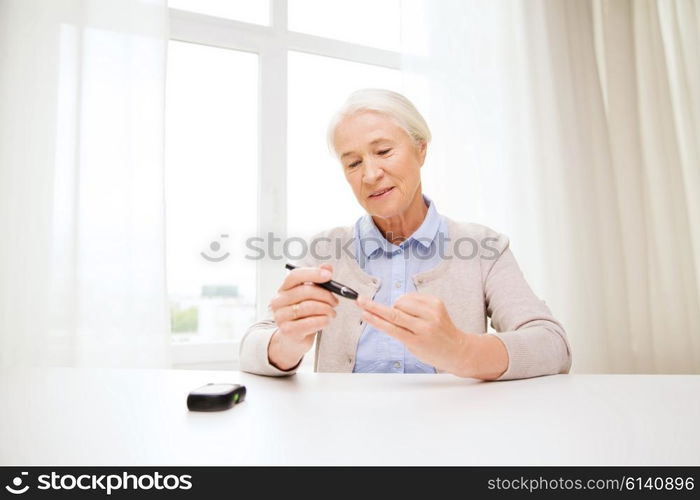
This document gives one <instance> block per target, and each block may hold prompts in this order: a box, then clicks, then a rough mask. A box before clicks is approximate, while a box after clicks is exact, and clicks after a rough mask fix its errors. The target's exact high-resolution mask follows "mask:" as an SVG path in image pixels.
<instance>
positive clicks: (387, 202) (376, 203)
mask: <svg viewBox="0 0 700 500" xmlns="http://www.w3.org/2000/svg"><path fill="white" fill-rule="evenodd" d="M334 139H335V149H336V151H337V152H338V154H339V155H340V162H341V163H342V166H343V171H344V172H345V178H346V179H347V181H348V182H349V183H350V186H351V187H352V190H353V192H354V193H355V197H356V198H357V201H359V202H360V205H362V206H363V207H364V208H365V210H366V211H367V213H369V214H370V215H373V216H378V217H393V216H397V215H402V214H404V213H405V212H406V211H407V210H408V208H409V206H410V205H411V201H412V200H414V199H415V197H416V194H417V193H418V190H419V188H420V184H421V180H420V168H421V167H422V166H423V162H424V161H425V152H426V146H425V144H422V145H421V146H420V147H416V145H415V143H414V142H413V140H412V139H411V137H410V136H409V135H408V134H407V133H406V131H405V130H404V129H402V128H401V127H399V126H398V125H397V124H396V123H395V122H394V121H393V120H392V119H391V118H389V117H388V116H386V115H384V114H382V113H378V112H374V111H361V112H358V113H355V114H353V115H350V116H347V117H345V118H344V119H343V120H342V121H341V122H340V123H339V124H338V127H337V128H336V131H335V136H334ZM387 189H388V191H386V190H387Z"/></svg>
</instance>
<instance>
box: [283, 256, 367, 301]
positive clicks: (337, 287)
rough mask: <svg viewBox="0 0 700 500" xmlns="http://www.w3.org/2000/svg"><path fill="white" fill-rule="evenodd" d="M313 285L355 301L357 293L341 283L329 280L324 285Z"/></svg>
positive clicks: (291, 266)
mask: <svg viewBox="0 0 700 500" xmlns="http://www.w3.org/2000/svg"><path fill="white" fill-rule="evenodd" d="M284 267H286V268H287V269H289V270H290V271H291V270H292V269H296V268H297V266H293V265H291V264H285V265H284ZM314 285H318V286H320V287H321V288H325V289H326V290H328V291H329V292H333V293H336V294H338V295H340V296H341V297H345V298H346V299H350V300H357V292H356V291H355V290H353V289H352V288H350V287H347V286H345V285H343V284H342V283H338V282H337V281H333V280H331V281H326V282H325V283H314Z"/></svg>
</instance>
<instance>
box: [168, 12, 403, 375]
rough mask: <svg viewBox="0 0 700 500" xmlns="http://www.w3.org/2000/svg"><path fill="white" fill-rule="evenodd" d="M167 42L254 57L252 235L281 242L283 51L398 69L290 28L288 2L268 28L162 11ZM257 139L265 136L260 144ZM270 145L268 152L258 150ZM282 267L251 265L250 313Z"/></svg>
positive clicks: (224, 351)
mask: <svg viewBox="0 0 700 500" xmlns="http://www.w3.org/2000/svg"><path fill="white" fill-rule="evenodd" d="M168 11H169V21H170V35H169V38H170V40H173V41H180V42H188V43H195V44H201V45H208V46H211V47H218V48H224V49H231V50H240V51H244V52H252V53H255V54H257V56H258V62H259V66H258V86H259V87H258V138H259V140H258V145H257V148H258V185H257V200H258V201H257V203H258V207H257V208H258V220H257V234H258V236H261V237H262V236H263V235H266V234H269V233H274V234H275V235H276V236H277V237H279V238H282V239H284V238H286V237H287V210H286V208H287V124H288V120H287V110H288V106H287V96H288V93H287V88H288V77H287V54H288V52H289V51H298V52H305V53H308V54H313V55H318V56H326V57H333V58H337V59H342V60H346V61H351V62H357V63H364V64H370V65H375V66H380V67H384V68H389V69H395V70H400V69H401V54H400V53H399V52H393V51H389V50H385V49H378V48H373V47H367V46H363V45H358V44H354V43H350V42H344V41H340V40H333V39H330V38H323V37H318V36H314V35H308V34H305V33H298V32H294V31H289V29H288V22H287V21H288V18H287V0H270V24H269V26H263V25H258V24H252V23H246V22H242V21H235V20H231V19H223V18H218V17H213V16H208V15H205V14H199V13H195V12H189V11H184V10H179V9H173V8H169V9H168ZM263 138H264V139H265V140H264V141H263ZM263 142H265V144H275V147H274V148H272V147H264V144H263ZM284 273H285V270H284V268H283V266H281V265H280V262H279V261H274V260H271V259H263V260H260V261H258V262H257V266H256V315H257V317H259V318H260V317H263V316H264V315H265V313H266V311H267V299H266V298H267V297H271V296H272V295H273V294H274V292H275V290H276V289H277V288H278V286H279V283H280V281H281V280H282V278H283V276H284ZM171 360H172V364H173V367H175V368H178V367H181V368H207V367H209V368H212V367H216V368H221V367H222V366H226V367H229V368H231V369H237V368H238V364H237V361H238V342H237V341H217V342H212V341H206V342H200V341H191V342H183V343H178V342H173V341H172V339H171Z"/></svg>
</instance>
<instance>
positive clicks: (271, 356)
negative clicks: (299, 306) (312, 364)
mask: <svg viewBox="0 0 700 500" xmlns="http://www.w3.org/2000/svg"><path fill="white" fill-rule="evenodd" d="M303 356H304V352H303V351H301V350H300V349H297V348H296V346H294V345H291V344H289V343H288V342H285V338H284V336H283V335H280V332H279V330H276V331H275V333H273V334H272V337H271V338H270V343H269V344H268V346H267V360H268V361H269V362H270V364H271V365H272V366H274V367H275V368H277V369H278V370H282V371H289V370H291V369H293V368H295V367H296V366H297V365H298V364H299V362H300V361H301V358H302V357H303Z"/></svg>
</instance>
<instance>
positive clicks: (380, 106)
mask: <svg viewBox="0 0 700 500" xmlns="http://www.w3.org/2000/svg"><path fill="white" fill-rule="evenodd" d="M361 111H376V112H378V113H382V114H384V115H386V116H388V117H389V118H391V119H393V120H394V121H395V122H396V124H397V125H398V126H399V127H401V128H402V129H404V130H405V131H406V133H407V134H408V135H409V136H410V137H411V138H412V139H413V142H414V143H415V144H416V145H419V144H421V143H424V144H426V145H427V144H428V143H430V139H431V138H432V135H431V134H430V129H429V128H428V124H427V123H426V122H425V119H424V118H423V116H422V115H421V114H420V113H419V112H418V110H417V109H416V107H415V106H414V105H413V103H412V102H411V101H409V100H408V99H407V98H406V97H404V96H402V95H401V94H399V93H398V92H392V91H391V90H386V89H361V90H356V91H355V92H353V93H352V94H350V96H349V97H348V98H347V100H346V101H345V103H344V104H343V105H342V106H341V108H340V109H339V110H338V111H337V112H336V114H335V115H334V116H333V118H332V119H331V121H330V123H329V124H328V132H327V134H328V135H327V141H328V149H329V150H330V151H331V152H332V153H333V154H335V155H336V156H338V152H337V151H336V150H335V144H334V137H335V131H336V129H337V128H338V125H339V124H340V122H341V121H342V120H343V118H345V117H347V116H351V115H353V114H355V113H358V112H361Z"/></svg>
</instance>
